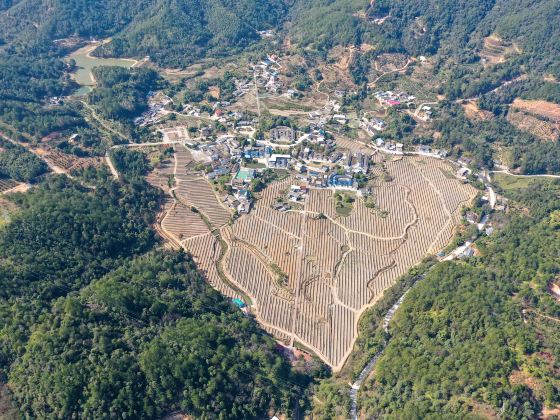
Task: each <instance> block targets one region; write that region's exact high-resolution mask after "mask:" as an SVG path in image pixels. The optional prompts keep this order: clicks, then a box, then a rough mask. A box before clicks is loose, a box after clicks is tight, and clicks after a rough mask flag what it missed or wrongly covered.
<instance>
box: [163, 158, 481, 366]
mask: <svg viewBox="0 0 560 420" xmlns="http://www.w3.org/2000/svg"><path fill="white" fill-rule="evenodd" d="M376 158H377V157H376ZM377 160H379V159H377ZM383 165H384V169H383V171H384V173H386V174H387V175H388V179H390V181H382V180H379V181H377V182H376V184H375V185H374V187H373V193H372V196H371V197H370V198H369V200H370V201H369V202H368V206H367V207H366V205H365V202H364V200H363V199H362V198H357V199H356V201H355V203H354V207H353V209H352V211H351V213H350V215H348V216H345V217H341V216H338V215H337V214H336V209H335V200H334V191H332V190H324V189H311V191H310V193H309V195H308V198H307V199H306V201H305V204H304V206H303V208H302V209H298V210H291V211H288V212H279V211H276V210H273V209H272V204H274V202H275V201H276V199H277V198H278V197H280V196H282V195H284V194H285V191H286V190H287V189H288V188H289V186H290V184H292V183H295V179H294V178H291V177H289V178H287V179H285V180H281V181H278V182H275V183H273V184H271V185H270V186H269V187H267V188H266V189H265V190H264V191H263V192H262V193H260V194H259V196H258V199H257V201H256V202H255V208H254V210H253V211H252V212H251V213H250V214H248V215H244V216H241V217H240V218H239V219H237V220H236V221H235V222H234V223H233V224H231V225H229V224H227V221H228V220H229V213H228V212H227V211H226V210H225V209H224V208H222V207H221V205H220V203H219V202H218V201H217V199H216V197H215V195H214V193H213V191H212V190H211V187H210V185H209V184H208V183H207V182H206V181H205V180H204V179H202V178H200V177H199V176H198V175H194V174H189V175H181V176H179V181H178V182H179V184H178V187H177V191H176V192H177V195H178V197H179V198H180V199H181V201H184V203H185V206H187V207H179V210H177V211H178V212H183V211H187V212H188V211H190V210H189V208H188V206H190V205H193V206H195V207H196V208H197V209H199V210H200V211H201V213H203V214H204V215H205V216H206V217H207V218H208V219H209V220H210V221H211V223H212V224H213V225H214V226H216V227H219V226H222V227H221V228H219V230H218V231H216V232H219V234H220V236H221V238H222V240H223V242H222V243H221V242H220V241H219V240H217V239H216V238H215V237H214V236H213V235H211V234H203V233H202V231H203V229H202V226H200V227H201V230H200V234H199V235H198V236H194V237H189V236H188V235H193V234H194V232H193V231H192V226H191V227H190V229H191V230H189V229H188V228H187V227H186V226H185V227H183V226H182V225H181V224H182V223H187V224H189V225H193V222H192V221H190V219H188V217H186V216H184V215H182V213H181V214H179V215H178V216H176V217H175V218H173V216H169V215H168V217H169V219H166V220H165V221H164V222H165V223H169V224H170V226H169V227H168V228H169V230H173V231H174V232H178V233H179V234H182V235H183V237H184V238H186V239H183V242H182V243H183V245H184V247H185V248H186V249H187V250H188V251H189V252H191V253H193V255H195V257H196V260H197V262H198V264H199V266H200V267H201V268H202V269H203V270H204V271H205V272H206V274H207V276H208V278H209V282H210V283H211V284H212V285H213V286H214V287H216V288H217V289H218V290H221V291H223V293H225V294H227V295H228V296H233V295H234V294H235V292H234V290H233V288H232V287H230V286H231V285H234V286H235V288H237V289H240V290H242V291H243V292H244V293H246V294H247V295H249V296H250V298H251V300H252V301H253V306H252V308H251V309H252V311H253V312H254V313H255V315H256V317H257V319H258V321H259V322H261V323H262V325H263V327H264V328H266V330H267V331H269V332H270V333H272V334H274V335H275V336H276V337H277V338H278V339H280V340H284V341H285V342H286V343H288V344H293V343H295V342H301V343H303V344H304V345H305V346H307V347H308V348H310V349H311V350H313V351H314V352H316V354H317V355H318V356H319V357H321V358H322V359H323V360H324V361H325V362H327V363H328V364H330V365H331V366H333V367H334V368H335V369H338V368H340V367H341V366H342V364H343V363H344V361H345V359H346V357H347V356H348V354H349V353H350V351H351V349H352V345H353V343H354V340H355V339H356V335H357V323H358V319H359V317H360V315H361V313H362V311H363V310H364V309H365V308H366V307H367V306H368V305H370V304H371V303H372V302H374V301H375V300H376V299H377V298H378V297H379V296H381V294H382V293H383V291H384V290H385V289H387V288H388V287H390V286H391V285H392V284H393V283H394V281H395V280H396V278H397V277H398V276H400V275H402V274H403V273H405V272H406V271H407V270H408V269H409V268H410V267H411V266H412V265H414V264H417V263H418V262H420V261H421V259H422V258H423V257H424V256H425V255H426V254H430V253H431V254H434V253H436V252H438V251H439V250H440V249H442V248H443V247H445V246H446V245H447V243H448V242H449V240H450V238H451V236H452V234H453V229H454V227H455V226H456V225H457V223H458V222H459V220H460V209H461V206H462V205H463V204H465V203H467V202H468V201H470V200H471V199H472V198H474V196H475V190H474V189H473V188H472V187H470V186H469V185H465V184H462V183H461V182H460V181H459V180H458V179H456V178H454V177H450V176H449V173H450V172H451V173H454V171H453V168H451V167H450V166H449V165H448V164H447V163H445V162H443V161H440V160H436V159H431V158H421V157H405V158H402V159H399V160H396V159H395V160H388V161H385V162H383ZM371 201H373V203H374V205H373V206H372V205H371ZM321 213H322V214H323V215H325V216H326V217H320V216H319V214H321ZM175 224H176V225H175ZM171 225H173V226H171ZM176 234H177V233H176ZM222 246H224V247H225V248H224V249H222ZM222 254H223V255H222ZM220 256H221V258H222V259H221V261H220V264H218V261H219V259H220ZM218 266H219V267H222V270H223V272H222V273H221V275H222V276H225V278H226V279H227V281H223V278H220V275H219V274H218V272H217V271H216V270H217V268H216V267H218Z"/></svg>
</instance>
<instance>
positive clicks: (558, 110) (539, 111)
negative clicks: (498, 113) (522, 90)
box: [511, 98, 560, 123]
mask: <svg viewBox="0 0 560 420" xmlns="http://www.w3.org/2000/svg"><path fill="white" fill-rule="evenodd" d="M511 107H512V108H513V109H519V110H521V111H525V112H528V113H531V114H535V115H538V116H541V117H544V118H548V119H549V120H551V121H552V122H556V123H560V105H558V104H555V103H552V102H547V101H534V100H525V99H519V98H516V99H515V100H514V101H513V103H512V104H511Z"/></svg>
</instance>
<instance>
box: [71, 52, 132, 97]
mask: <svg viewBox="0 0 560 420" xmlns="http://www.w3.org/2000/svg"><path fill="white" fill-rule="evenodd" d="M98 45H99V44H94V45H87V46H85V47H83V48H80V49H79V50H76V51H74V52H73V53H71V54H70V55H68V56H67V57H66V59H68V60H69V59H71V58H73V59H74V61H75V62H76V67H77V70H76V71H75V72H74V75H73V77H74V80H75V81H76V82H77V83H78V84H79V85H80V86H81V87H80V88H79V89H78V90H77V91H76V92H74V95H84V94H86V93H88V92H89V91H90V90H91V89H92V87H93V86H95V81H94V80H93V76H92V74H91V69H93V68H94V67H98V66H119V67H131V66H132V65H133V64H134V63H135V61H134V60H130V59H126V58H97V57H93V56H90V55H89V53H90V52H91V51H93V50H94V49H95V48H96V47H97V46H98Z"/></svg>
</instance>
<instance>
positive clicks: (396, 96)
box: [374, 90, 416, 107]
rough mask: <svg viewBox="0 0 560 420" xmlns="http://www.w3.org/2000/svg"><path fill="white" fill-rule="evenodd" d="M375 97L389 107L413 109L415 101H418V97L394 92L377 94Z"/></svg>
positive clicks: (388, 91)
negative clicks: (402, 106) (404, 106)
mask: <svg viewBox="0 0 560 420" xmlns="http://www.w3.org/2000/svg"><path fill="white" fill-rule="evenodd" d="M374 96H375V98H376V99H377V100H378V101H379V103H380V104H381V105H384V106H389V107H392V106H400V105H406V106H408V107H411V106H414V101H415V100H416V96H413V95H409V94H408V93H404V92H393V91H390V90H386V91H384V92H383V91H378V92H375V93H374Z"/></svg>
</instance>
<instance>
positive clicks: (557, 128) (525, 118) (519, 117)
mask: <svg viewBox="0 0 560 420" xmlns="http://www.w3.org/2000/svg"><path fill="white" fill-rule="evenodd" d="M507 118H508V121H509V122H511V123H512V124H513V125H514V126H516V127H517V128H519V129H520V130H523V131H527V132H529V133H531V134H533V135H535V136H536V137H538V138H540V139H541V140H548V141H556V140H558V138H560V123H552V122H550V121H543V120H542V119H539V118H537V117H534V116H532V115H530V114H526V113H524V112H516V111H510V112H508V116H507Z"/></svg>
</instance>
